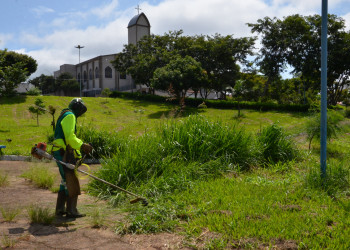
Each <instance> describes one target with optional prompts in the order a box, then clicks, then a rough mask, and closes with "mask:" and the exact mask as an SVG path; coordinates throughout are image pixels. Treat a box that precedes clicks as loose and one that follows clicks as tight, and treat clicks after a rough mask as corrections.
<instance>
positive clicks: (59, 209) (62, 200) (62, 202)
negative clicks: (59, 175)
mask: <svg viewBox="0 0 350 250" xmlns="http://www.w3.org/2000/svg"><path fill="white" fill-rule="evenodd" d="M66 201H67V196H66V193H65V192H64V190H60V191H58V195H57V203H56V215H57V216H63V215H65V214H66Z"/></svg>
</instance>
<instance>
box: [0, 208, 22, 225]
mask: <svg viewBox="0 0 350 250" xmlns="http://www.w3.org/2000/svg"><path fill="white" fill-rule="evenodd" d="M0 211H1V215H2V218H4V220H5V221H8V222H10V221H14V219H15V218H16V216H17V215H19V214H20V212H21V210H20V209H13V208H11V209H10V208H3V207H0Z"/></svg>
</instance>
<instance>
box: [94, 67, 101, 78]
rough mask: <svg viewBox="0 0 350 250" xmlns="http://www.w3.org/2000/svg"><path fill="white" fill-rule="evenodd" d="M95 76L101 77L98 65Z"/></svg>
mask: <svg viewBox="0 0 350 250" xmlns="http://www.w3.org/2000/svg"><path fill="white" fill-rule="evenodd" d="M95 78H100V72H99V70H98V67H96V68H95Z"/></svg>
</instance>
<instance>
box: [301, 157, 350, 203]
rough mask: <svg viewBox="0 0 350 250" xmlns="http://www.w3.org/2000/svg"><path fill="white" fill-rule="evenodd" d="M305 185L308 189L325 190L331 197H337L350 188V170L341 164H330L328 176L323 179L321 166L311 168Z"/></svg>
mask: <svg viewBox="0 0 350 250" xmlns="http://www.w3.org/2000/svg"><path fill="white" fill-rule="evenodd" d="M305 184H306V186H307V187H311V188H315V189H320V190H324V191H326V192H327V194H328V195H330V196H332V197H333V196H335V195H336V194H337V193H338V192H340V191H343V190H346V189H347V188H349V186H350V169H349V167H348V166H347V165H346V164H344V163H343V162H341V163H333V164H328V165H327V168H326V175H325V176H324V177H323V176H322V174H321V168H320V165H319V164H315V165H314V166H311V168H310V170H309V173H308V174H307V175H306V180H305Z"/></svg>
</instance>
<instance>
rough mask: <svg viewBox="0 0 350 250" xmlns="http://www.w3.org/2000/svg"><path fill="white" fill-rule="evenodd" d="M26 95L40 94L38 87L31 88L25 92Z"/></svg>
mask: <svg viewBox="0 0 350 250" xmlns="http://www.w3.org/2000/svg"><path fill="white" fill-rule="evenodd" d="M26 95H33V96H38V95H41V90H40V89H38V88H31V89H30V90H28V91H27V92H26Z"/></svg>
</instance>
